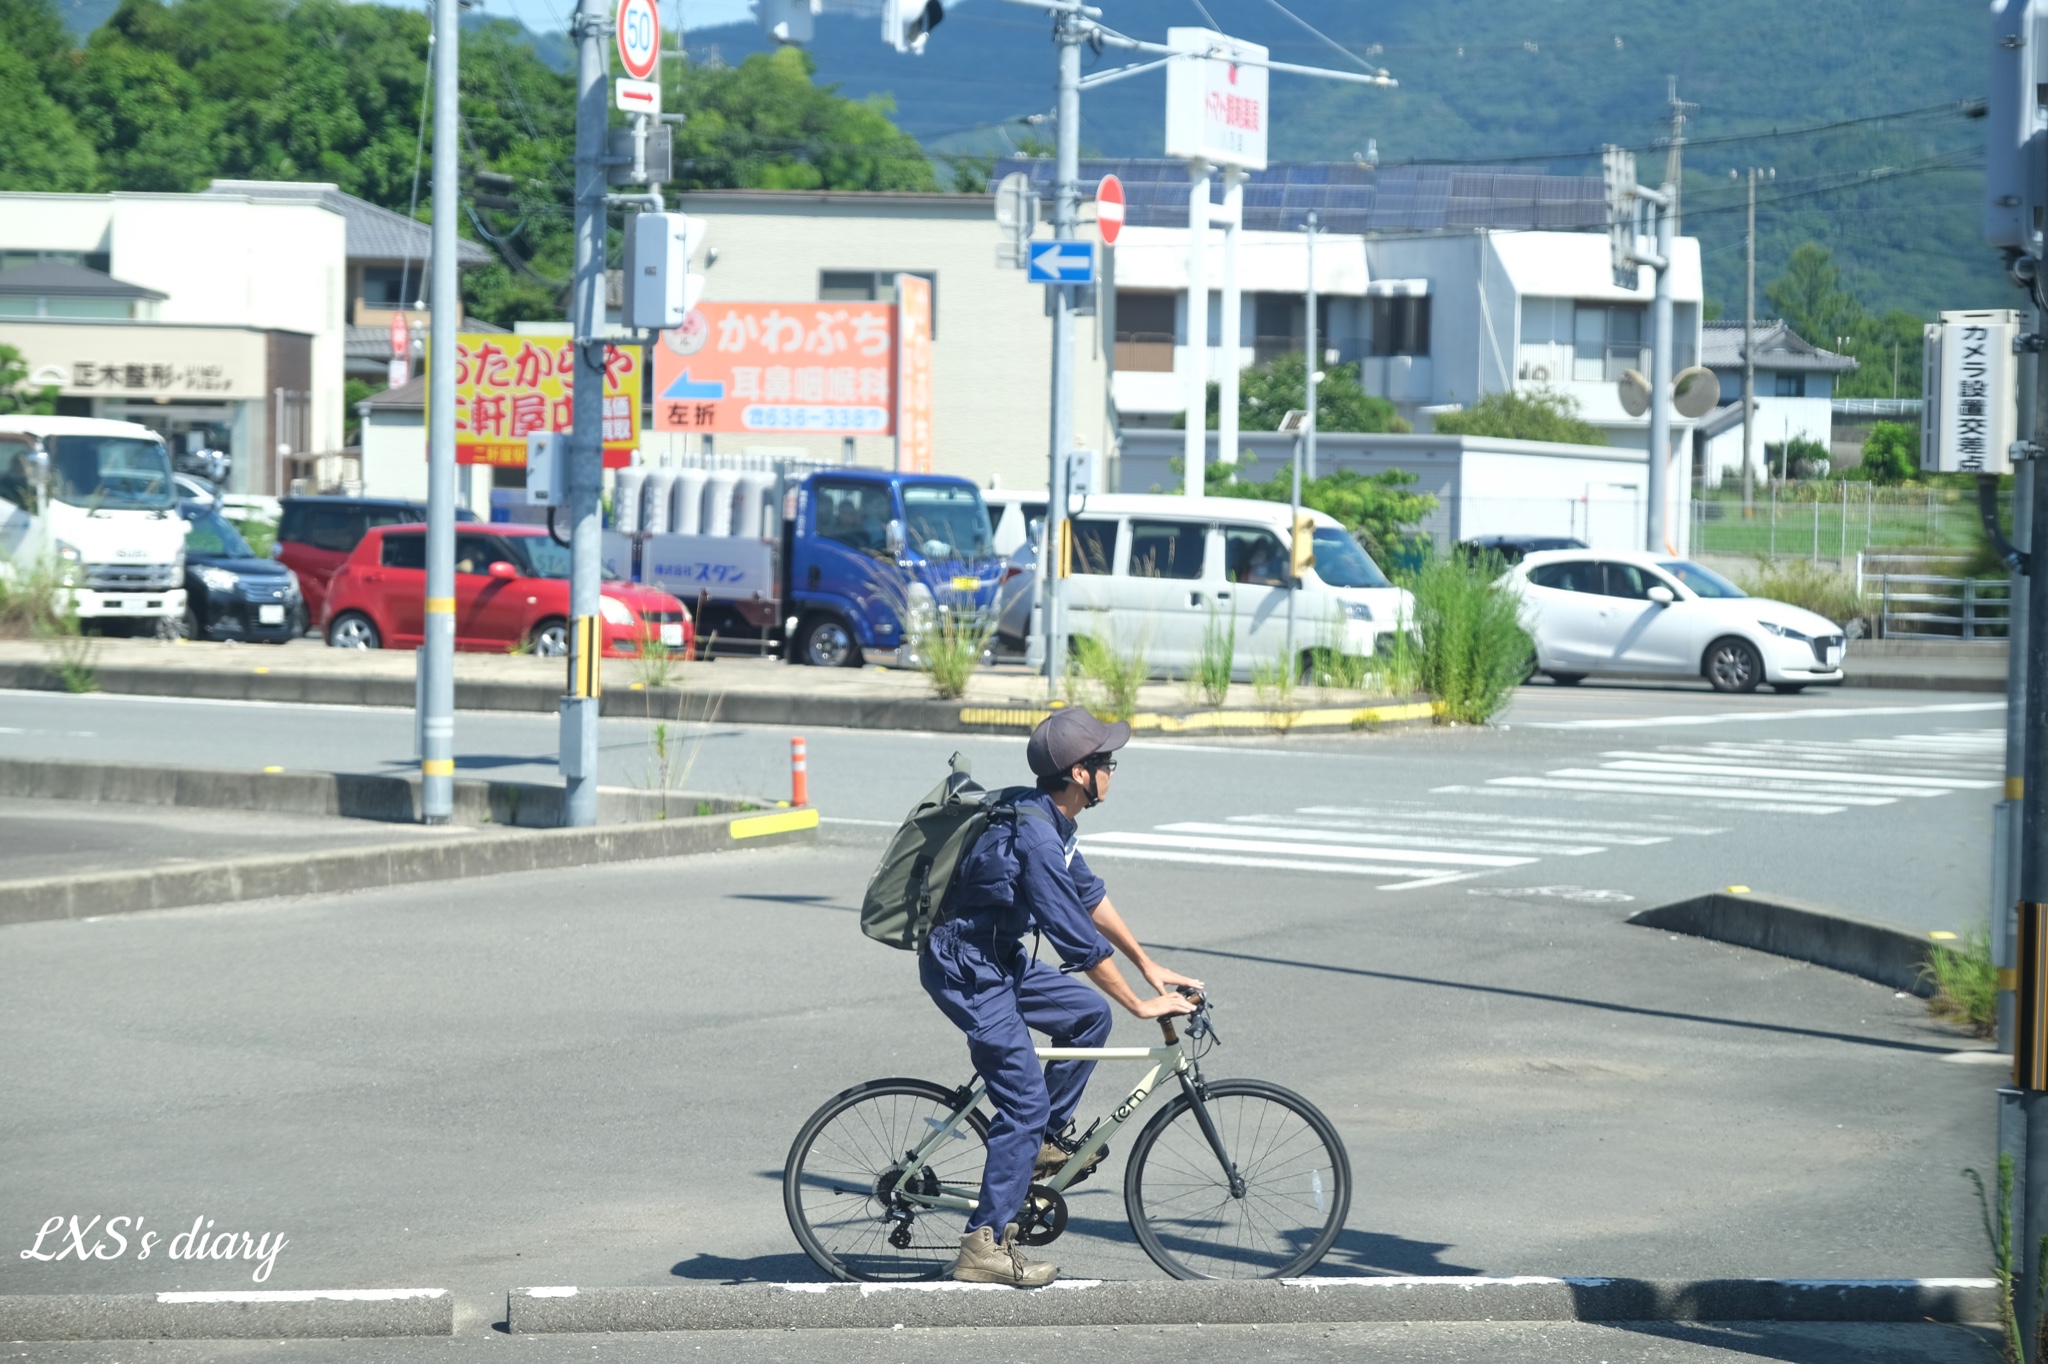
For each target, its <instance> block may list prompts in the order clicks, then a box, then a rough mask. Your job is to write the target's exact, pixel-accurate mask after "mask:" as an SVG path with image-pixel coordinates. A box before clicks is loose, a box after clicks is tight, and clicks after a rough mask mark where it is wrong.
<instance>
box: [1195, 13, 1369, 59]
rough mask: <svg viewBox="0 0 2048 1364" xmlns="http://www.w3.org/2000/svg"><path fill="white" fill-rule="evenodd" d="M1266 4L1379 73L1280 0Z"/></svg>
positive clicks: (1329, 45)
mask: <svg viewBox="0 0 2048 1364" xmlns="http://www.w3.org/2000/svg"><path fill="white" fill-rule="evenodd" d="M1266 3H1267V4H1269V5H1271V6H1272V7H1273V8H1274V9H1277V10H1279V11H1280V12H1281V13H1282V14H1284V15H1286V16H1287V17H1288V18H1290V19H1292V20H1293V21H1294V22H1295V23H1297V24H1299V25H1301V27H1303V28H1305V29H1307V30H1308V31H1309V32H1310V33H1312V34H1314V35H1315V36H1316V37H1317V38H1318V39H1320V40H1321V42H1322V44H1323V46H1325V47H1330V48H1335V49H1336V50H1337V51H1339V52H1341V53H1343V54H1344V55H1345V56H1346V57H1347V58H1349V59H1350V60H1352V61H1354V62H1357V63H1358V65H1359V66H1360V67H1362V68H1364V69H1365V70H1366V71H1368V72H1377V71H1378V70H1379V68H1378V67H1377V66H1374V65H1373V64H1372V63H1371V62H1368V61H1367V60H1366V59H1365V58H1363V57H1361V56H1359V55H1358V54H1357V53H1356V52H1353V51H1352V50H1351V49H1350V48H1348V47H1346V46H1344V44H1342V43H1340V42H1338V41H1337V40H1336V39H1335V38H1332V37H1331V36H1330V35H1329V34H1327V33H1325V32H1323V31H1322V30H1321V29H1319V28H1317V27H1316V26H1315V25H1314V24H1311V23H1310V22H1309V21H1308V20H1306V19H1304V18H1302V17H1301V16H1300V15H1299V14H1296V13H1295V12H1294V11H1293V10H1291V9H1289V8H1287V6H1285V5H1283V4H1281V3H1280V0H1266ZM1202 12H1203V13H1204V14H1207V13H1208V11H1207V10H1204V11H1202Z"/></svg>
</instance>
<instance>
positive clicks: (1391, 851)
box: [1081, 729, 2005, 893]
mask: <svg viewBox="0 0 2048 1364" xmlns="http://www.w3.org/2000/svg"><path fill="white" fill-rule="evenodd" d="M2004 746H2005V734H2004V731H2003V730H1998V729H1983V730H1962V731H1943V732H1939V733H1933V734H1902V735H1895V736H1892V737H1889V738H1882V739H1857V740H1851V741H1844V742H1839V743H1836V742H1821V741H1815V740H1784V741H1733V740H1731V741H1728V742H1724V743H1700V744H1665V745H1660V746H1658V747H1655V748H1647V749H1615V750H1612V751H1609V752H1606V753H1602V754H1600V755H1599V756H1600V759H1601V761H1600V762H1599V763H1598V764H1597V765H1593V766H1575V767H1560V768H1555V769H1552V770H1551V771H1548V772H1544V773H1541V774H1537V775H1527V774H1514V775H1508V776H1500V777H1494V778H1491V779H1489V780H1488V781H1486V782H1485V783H1484V784H1483V785H1478V786H1441V787H1437V788H1435V790H1434V791H1432V792H1431V794H1432V795H1433V796H1437V797H1440V798H1441V797H1456V796H1479V797H1488V798H1496V799H1498V798H1520V799H1525V800H1541V801H1544V802H1546V803H1548V804H1550V805H1564V806H1567V807H1570V806H1572V805H1574V804H1575V803H1578V802H1594V803H1599V802H1609V803H1614V804H1626V805H1628V806H1630V807H1631V810H1630V812H1629V815H1628V817H1626V818H1620V819H1601V818H1571V817H1569V815H1568V814H1567V813H1563V812H1560V813H1547V814H1526V815H1524V814H1503V813H1500V812H1498V810H1476V809H1471V808H1458V806H1459V805H1460V804H1461V803H1460V802H1456V801H1439V802H1438V803H1432V804H1420V803H1414V802H1405V801H1381V802H1377V803H1375V804H1371V805H1305V806H1302V807H1301V808H1299V809H1296V810H1294V811H1291V812H1289V813H1287V814H1248V815H1232V816H1230V817H1228V818H1227V819H1222V820H1180V821H1176V822H1174V823H1171V824H1159V825H1155V826H1153V827H1152V828H1150V829H1145V830H1130V831H1117V832H1108V833H1097V834H1089V835H1087V836H1085V837H1083V838H1082V839H1081V847H1082V849H1083V850H1084V851H1085V852H1086V853H1087V855H1088V857H1089V858H1090V859H1091V860H1093V859H1098V858H1102V859H1111V860H1115V859H1122V860H1127V861H1135V862H1158V863H1177V864H1180V865H1184V866H1189V867H1252V868H1263V869H1270V870H1279V871H1297V872H1310V873H1324V874H1330V875H1341V876H1360V877H1368V878H1372V879H1374V880H1376V881H1377V882H1378V883H1379V885H1378V888H1379V889H1380V890H1389V891H1394V890H1419V889H1422V888H1425V887H1428V886H1441V885H1446V884H1448V883H1450V882H1453V881H1464V880H1469V879H1471V878H1473V877H1478V876H1486V875H1489V874H1494V873H1500V872H1511V871H1521V870H1523V869H1526V868H1530V867H1534V866H1536V865H1537V864H1539V863H1541V862H1543V861H1545V860H1546V859H1549V858H1566V857H1569V858H1582V857H1591V856H1594V855H1597V854H1599V853H1603V852H1607V851H1609V850H1611V849H1615V848H1643V847H1651V846H1654V845H1656V844H1660V843H1669V842H1671V841H1672V840H1674V839H1680V838H1709V837H1712V836H1714V835H1716V834H1722V833H1726V832H1728V826H1727V825H1726V824H1718V823H1707V822H1703V821H1704V820H1710V819H1713V818H1715V816H1716V814H1717V813H1718V812H1723V811H1726V812H1740V813H1744V814H1798V815H1831V814H1839V813H1841V812H1842V811H1844V810H1848V809H1852V808H1868V807H1873V806H1883V805H1896V804H1898V803H1900V802H1902V801H1914V800H1927V799H1934V798H1938V797H1941V796H1946V795H1952V794H1954V793H1956V792H1959V791H1982V790H1990V789H1995V788H1997V787H1998V786H1999V785H2000V777H1999V773H2000V771H2001V763H2002V759H2003V755H2004ZM1463 804H1465V805H1467V806H1469V804H1470V802H1464V803H1463ZM1667 809H1668V810H1670V811H1671V812H1672V813H1671V814H1669V815H1662V814H1658V813H1654V812H1656V811H1661V810H1667ZM1645 812H1651V813H1645ZM1589 813H1590V812H1589ZM1589 893H1590V892H1589Z"/></svg>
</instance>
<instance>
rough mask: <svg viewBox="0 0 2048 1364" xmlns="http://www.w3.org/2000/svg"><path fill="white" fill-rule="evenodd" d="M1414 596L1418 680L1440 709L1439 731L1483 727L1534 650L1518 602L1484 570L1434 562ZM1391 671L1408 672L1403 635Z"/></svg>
mask: <svg viewBox="0 0 2048 1364" xmlns="http://www.w3.org/2000/svg"><path fill="white" fill-rule="evenodd" d="M1408 588H1409V591H1411V592H1412V593H1414V595H1415V626H1416V630H1417V632H1418V633H1419V634H1420V635H1421V643H1420V650H1419V653H1417V654H1416V655H1415V656H1414V658H1413V660H1412V667H1413V669H1414V675H1415V680H1416V681H1417V682H1418V683H1419V684H1420V686H1421V689H1422V690H1423V691H1425V692H1427V693H1428V694H1429V698H1430V700H1431V701H1432V702H1434V703H1435V705H1436V718H1437V723H1439V724H1451V723H1459V724H1468V725H1483V724H1485V723H1486V722H1487V721H1488V720H1489V719H1491V718H1492V717H1493V716H1494V715H1495V714H1497V713H1498V712H1499V711H1500V709H1501V708H1502V707H1503V706H1505V705H1506V704H1507V703H1508V698H1509V697H1511V696H1512V695H1513V694H1514V691H1515V688H1516V687H1518V686H1520V685H1521V683H1522V678H1523V677H1524V676H1525V675H1526V674H1527V672H1528V664H1529V656H1530V652H1531V650H1532V649H1533V648H1534V645H1533V644H1532V643H1531V642H1530V639H1529V635H1528V632H1527V631H1525V630H1523V629H1522V623H1521V620H1520V618H1519V607H1520V602H1519V600H1518V599H1517V598H1516V597H1515V596H1514V595H1513V594H1512V593H1510V592H1508V591H1507V590H1506V589H1504V588H1502V587H1500V586H1498V585H1497V584H1496V583H1495V582H1494V580H1493V579H1492V578H1491V576H1490V575H1489V574H1488V573H1487V571H1486V568H1485V566H1484V565H1479V564H1473V563H1469V562H1467V561H1466V560H1465V559H1464V558H1462V557H1461V556H1459V555H1455V554H1438V555H1432V556H1431V557H1429V558H1428V559H1426V560H1425V561H1424V562H1423V564H1422V566H1421V568H1420V569H1418V570H1417V571H1416V573H1415V574H1414V576H1413V577H1412V579H1411V580H1410V581H1409V583H1408ZM1393 640H1394V643H1393V646H1392V651H1393V653H1394V654H1395V655H1397V656H1396V657H1390V659H1389V660H1388V661H1389V663H1390V665H1392V666H1394V667H1401V668H1405V667H1408V666H1411V664H1410V661H1409V659H1408V658H1407V657H1405V656H1404V655H1403V651H1406V650H1408V649H1410V648H1411V647H1412V646H1411V644H1410V641H1409V640H1408V637H1407V632H1406V631H1396V632H1394V635H1393Z"/></svg>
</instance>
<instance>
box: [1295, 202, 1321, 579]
mask: <svg viewBox="0 0 2048 1364" xmlns="http://www.w3.org/2000/svg"><path fill="white" fill-rule="evenodd" d="M1316 224H1317V220H1316V211H1315V210H1314V209H1310V210H1309V211H1308V227H1307V229H1306V231H1307V232H1308V318H1307V322H1308V338H1307V340H1308V346H1307V350H1308V357H1307V358H1308V378H1307V393H1306V395H1305V396H1306V397H1307V399H1308V413H1307V415H1306V416H1304V417H1303V418H1302V420H1303V421H1304V422H1305V423H1307V424H1306V425H1305V426H1304V427H1303V428H1302V436H1301V444H1302V453H1303V455H1304V456H1305V457H1306V458H1307V461H1308V477H1309V481H1310V482H1311V483H1313V482H1314V481H1315V477H1316V373H1317V371H1319V370H1320V369H1321V368H1322V366H1323V346H1322V341H1321V339H1320V333H1319V332H1318V331H1317V328H1316V236H1317V234H1319V233H1320V232H1321V231H1322V229H1321V228H1320V227H1318V226H1317V225H1316ZM1294 500H1295V501H1296V502H1300V501H1301V469H1300V468H1299V467H1298V466H1297V467H1296V469H1295V471H1294ZM1295 510H1297V511H1299V510H1300V508H1299V507H1297V508H1296V509H1295ZM1292 600H1293V599H1292V598H1289V601H1292Z"/></svg>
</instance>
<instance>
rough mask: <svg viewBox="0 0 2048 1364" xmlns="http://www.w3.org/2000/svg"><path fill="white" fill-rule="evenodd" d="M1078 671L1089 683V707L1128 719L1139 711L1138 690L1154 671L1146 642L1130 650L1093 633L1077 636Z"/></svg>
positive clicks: (1117, 718)
mask: <svg viewBox="0 0 2048 1364" xmlns="http://www.w3.org/2000/svg"><path fill="white" fill-rule="evenodd" d="M1074 670H1075V671H1076V672H1078V673H1079V674H1080V677H1081V680H1082V681H1083V682H1084V683H1086V684H1088V685H1087V688H1086V690H1087V691H1088V692H1089V693H1091V694H1090V696H1089V698H1088V708H1089V709H1090V710H1092V711H1095V712H1096V713H1097V714H1099V715H1102V716H1103V717H1104V718H1106V719H1110V720H1128V719H1130V718H1131V717H1132V716H1133V715H1135V714H1137V713H1138V690H1139V688H1141V687H1143V686H1144V685H1145V679H1146V677H1148V676H1149V675H1150V674H1151V665H1150V663H1149V662H1148V660H1147V659H1146V657H1145V641H1144V640H1142V639H1141V640H1139V641H1138V642H1137V643H1136V644H1134V645H1132V646H1131V647H1130V648H1128V649H1123V648H1119V647H1118V646H1117V645H1116V644H1115V643H1114V642H1105V641H1103V640H1099V639H1097V638H1095V637H1094V636H1093V635H1076V636H1074Z"/></svg>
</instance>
